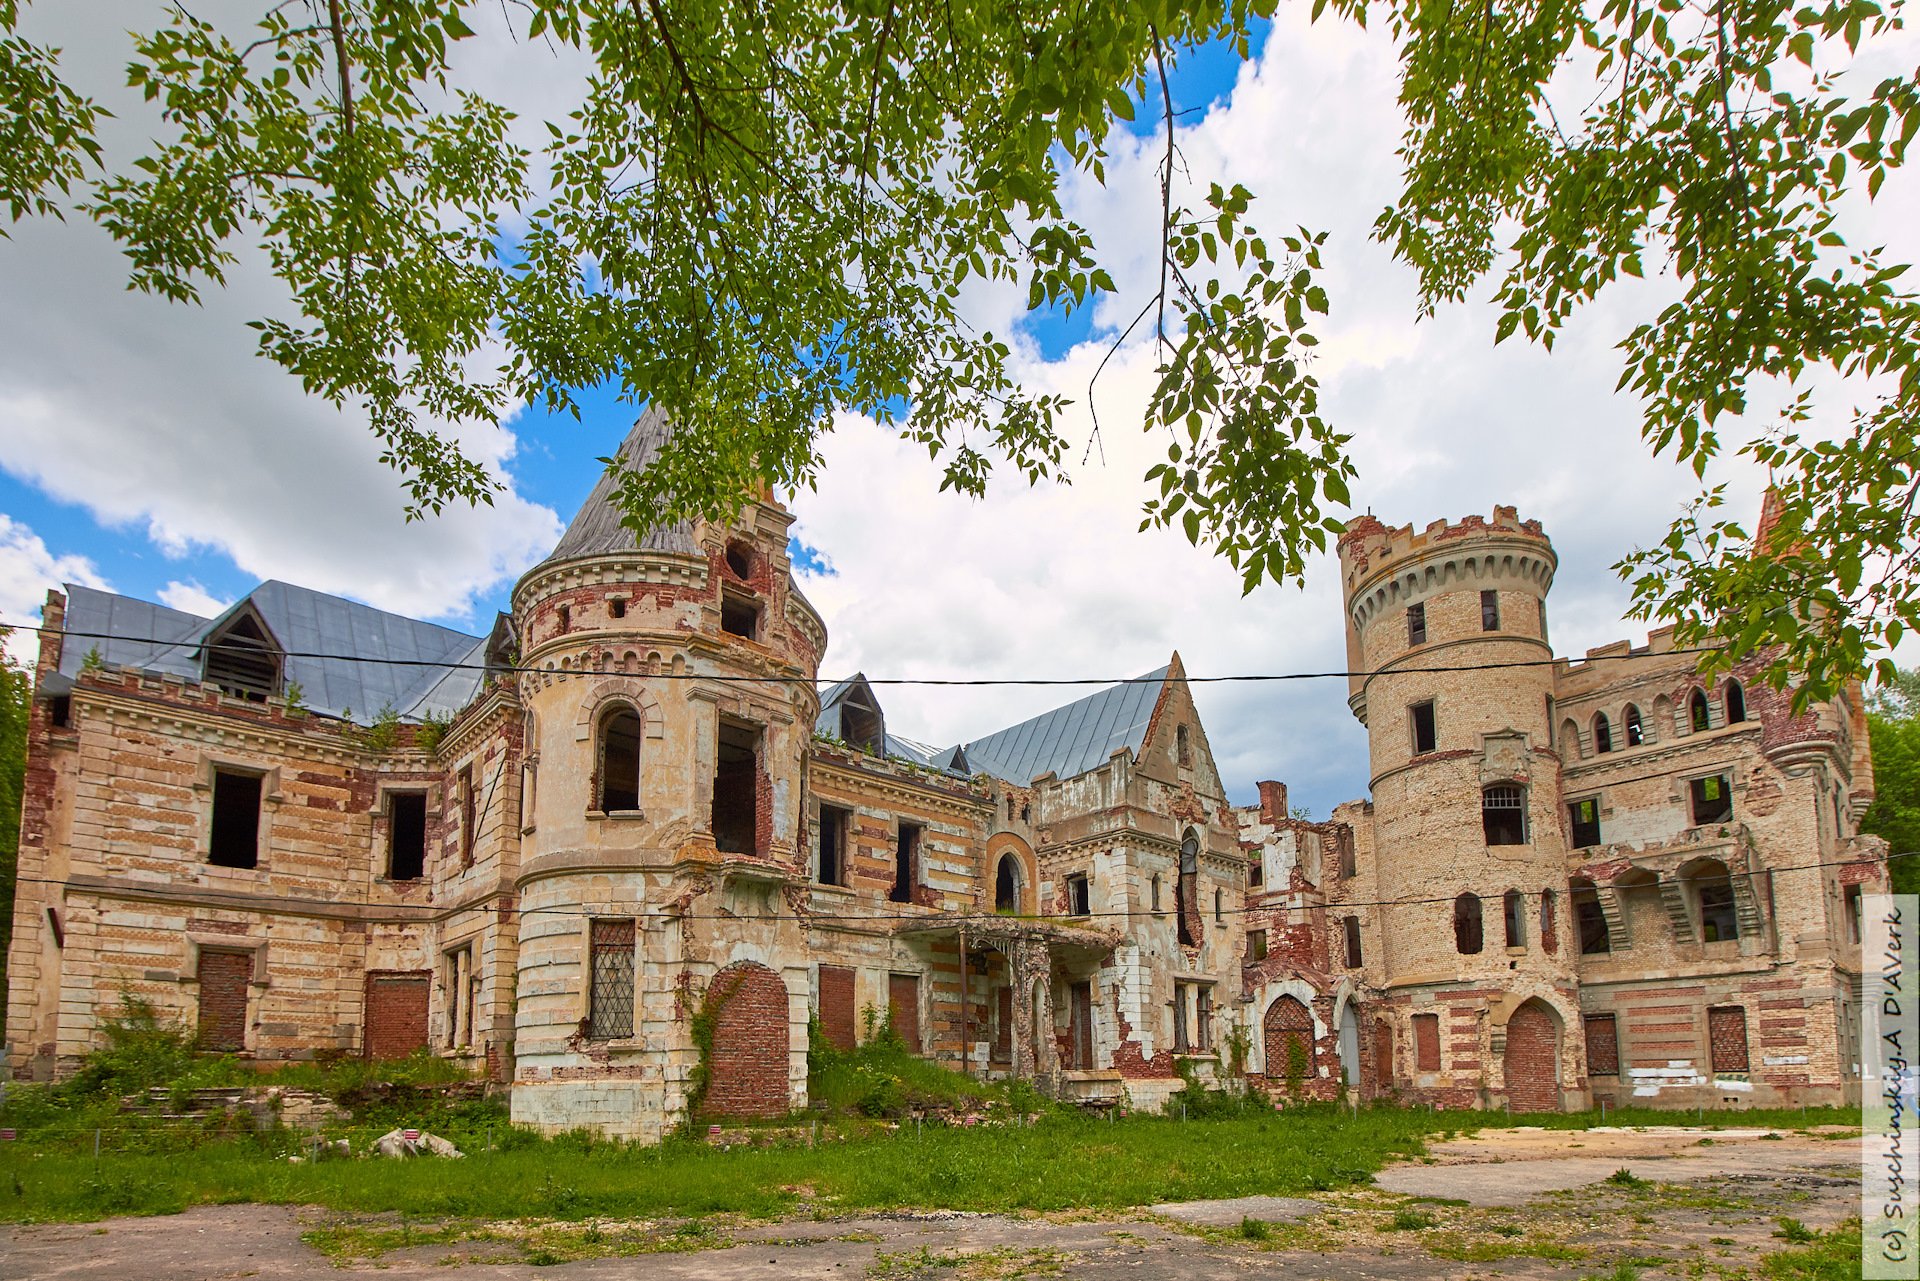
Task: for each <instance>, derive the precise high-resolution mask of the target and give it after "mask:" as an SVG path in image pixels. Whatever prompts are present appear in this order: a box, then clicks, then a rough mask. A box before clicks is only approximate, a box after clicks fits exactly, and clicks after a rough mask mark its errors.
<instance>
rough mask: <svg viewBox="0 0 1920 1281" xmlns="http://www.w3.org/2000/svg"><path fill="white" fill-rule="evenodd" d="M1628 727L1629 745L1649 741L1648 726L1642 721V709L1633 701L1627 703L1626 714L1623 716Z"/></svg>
mask: <svg viewBox="0 0 1920 1281" xmlns="http://www.w3.org/2000/svg"><path fill="white" fill-rule="evenodd" d="M1621 719H1622V720H1623V721H1624V722H1625V724H1626V727H1627V746H1628V747H1638V746H1640V744H1642V743H1644V742H1646V741H1647V731H1646V727H1645V726H1643V725H1641V723H1640V709H1639V708H1637V707H1635V706H1634V705H1633V704H1632V703H1628V704H1627V710H1626V714H1625V715H1624V716H1623V717H1622V718H1621Z"/></svg>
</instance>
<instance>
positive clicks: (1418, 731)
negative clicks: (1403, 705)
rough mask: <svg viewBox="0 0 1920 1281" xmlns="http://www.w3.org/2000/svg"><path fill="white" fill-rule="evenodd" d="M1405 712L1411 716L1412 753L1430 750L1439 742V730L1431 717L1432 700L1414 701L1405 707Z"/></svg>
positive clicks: (1416, 753)
mask: <svg viewBox="0 0 1920 1281" xmlns="http://www.w3.org/2000/svg"><path fill="white" fill-rule="evenodd" d="M1407 714H1408V715H1409V716H1410V717H1412V718H1413V754H1414V755H1415V756H1419V755H1421V754H1422V753H1423V752H1431V751H1432V750H1433V749H1434V748H1435V747H1436V746H1437V745H1438V744H1439V742H1440V730H1439V727H1438V726H1437V725H1436V724H1435V722H1434V717H1433V700H1432V699H1428V700H1427V701H1426V702H1424V703H1415V704H1414V705H1413V706H1412V707H1409V708H1408V709H1407Z"/></svg>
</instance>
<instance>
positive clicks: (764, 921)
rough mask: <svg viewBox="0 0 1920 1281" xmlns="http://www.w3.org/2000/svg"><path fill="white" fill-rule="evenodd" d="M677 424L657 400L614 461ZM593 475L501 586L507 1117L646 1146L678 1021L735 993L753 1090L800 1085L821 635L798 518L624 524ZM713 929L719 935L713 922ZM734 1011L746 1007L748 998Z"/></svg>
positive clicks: (633, 465)
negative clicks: (513, 881) (510, 994)
mask: <svg viewBox="0 0 1920 1281" xmlns="http://www.w3.org/2000/svg"><path fill="white" fill-rule="evenodd" d="M670 432H671V428H670V426H669V425H668V424H667V423H666V421H665V419H664V418H663V417H662V416H661V415H660V414H658V413H657V412H656V411H652V410H649V411H648V412H647V413H646V414H645V415H643V416H642V417H641V419H640V420H639V422H638V423H636V424H635V425H634V428H633V430H632V432H631V433H630V434H629V435H628V437H627V439H626V441H625V442H624V443H623V444H622V446H621V448H620V451H619V458H620V465H621V466H622V467H623V468H625V469H628V470H638V469H643V468H645V467H646V466H647V465H649V463H651V462H652V460H653V459H654V458H655V457H657V456H658V454H659V451H660V450H661V448H662V447H663V446H664V445H665V444H666V442H667V440H668V438H669V435H670ZM615 490H616V480H615V477H614V476H613V475H612V474H609V475H607V476H605V477H603V478H602V479H601V480H600V482H599V484H597V485H596V486H595V487H594V490H593V492H592V494H591V495H589V496H588V498H587V501H586V503H585V504H584V505H583V506H582V507H581V509H580V512H579V514H578V515H577V516H575V517H574V520H573V522H572V524H571V525H569V526H568V528H567V531H566V533H565V535H564V536H563V537H562V538H561V540H560V542H559V544H558V545H557V546H556V547H555V548H554V551H553V554H552V555H551V556H549V557H548V558H547V559H546V560H545V561H543V562H541V563H540V564H539V565H537V566H535V567H534V568H533V569H532V570H529V571H528V572H527V574H526V575H525V576H524V577H523V578H522V579H521V580H520V582H519V583H518V584H517V585H516V586H515V588H514V593H513V620H514V628H515V632H516V636H517V639H518V644H519V650H520V658H519V664H518V665H519V667H520V669H521V675H520V678H519V680H520V698H521V703H522V706H523V707H524V708H525V709H526V717H527V725H526V743H527V764H526V775H525V778H524V779H523V789H522V791H523V797H524V802H523V806H524V813H523V815H522V819H521V822H522V825H523V828H524V831H525V836H524V845H523V851H522V861H521V871H520V875H519V878H518V883H517V885H516V887H515V888H516V889H517V891H518V893H519V906H520V911H521V927H520V939H521V944H520V954H519V984H518V1004H517V1007H516V1020H515V1087H514V1092H513V1115H514V1119H515V1120H516V1121H525V1122H527V1123H530V1124H534V1125H539V1126H542V1127H543V1128H570V1127H572V1126H575V1125H580V1124H583V1123H585V1124H590V1125H594V1126H596V1127H598V1128H600V1129H602V1130H604V1131H606V1132H607V1133H610V1134H616V1135H623V1136H629V1137H639V1138H656V1137H658V1136H659V1135H660V1134H661V1133H662V1132H663V1131H664V1130H665V1129H666V1128H667V1127H670V1126H671V1125H672V1124H674V1123H675V1122H676V1121H677V1120H678V1119H679V1115H680V1113H681V1112H682V1111H683V1110H684V1108H685V1107H686V1105H687V1103H688V1094H689V1091H690V1089H693V1088H697V1087H696V1086H695V1082H696V1080H697V1079H698V1074H697V1073H696V1072H695V1067H696V1065H697V1064H698V1062H699V1057H700V1051H699V1048H698V1047H697V1046H696V1045H695V1043H694V1033H693V1026H692V1023H693V1021H692V1020H691V1018H690V1017H689V1015H690V1012H691V1011H693V1010H697V1009H698V1008H699V1007H700V1004H701V1002H702V1000H704V999H705V998H706V997H707V995H708V994H709V993H711V992H712V991H714V990H715V988H716V986H717V985H721V984H724V985H726V986H727V988H728V990H729V991H730V992H731V991H732V990H733V989H736V988H744V989H745V990H747V991H749V992H750V994H751V997H752V999H751V1001H750V1002H749V1004H751V1005H752V1007H753V1008H755V1009H757V1010H759V1011H761V1017H762V1019H763V1021H764V1023H765V1026H764V1027H763V1028H761V1029H760V1033H761V1034H760V1035H759V1037H758V1039H757V1041H756V1044H758V1045H760V1046H762V1047H763V1048H764V1052H765V1054H766V1056H767V1058H768V1061H767V1062H766V1063H764V1064H759V1065H757V1066H756V1068H755V1070H754V1072H753V1073H752V1076H753V1079H755V1080H757V1081H759V1082H761V1083H762V1086H763V1089H764V1093H765V1095H766V1097H765V1098H764V1099H760V1098H756V1099H747V1100H729V1102H732V1103H737V1104H739V1105H740V1106H739V1107H738V1108H736V1109H735V1110H736V1111H742V1112H748V1113H750V1112H752V1111H753V1110H755V1109H759V1110H763V1111H765V1112H767V1113H769V1114H784V1113H786V1112H787V1111H789V1110H790V1109H791V1108H792V1107H794V1106H798V1105H799V1104H800V1103H801V1102H802V1101H803V1100H804V1096H805V1085H806V1010H807V1006H806V999H807V992H808V979H807V968H806V961H805V956H806V953H805V945H804V939H803V938H802V936H801V930H800V926H799V924H798V922H797V918H796V916H795V913H794V912H793V911H791V910H787V905H786V891H788V890H790V889H793V888H794V887H798V886H801V885H803V884H804V882H805V880H806V871H805V859H804V856H803V855H802V853H801V847H802V845H803V843H804V842H803V841H802V840H801V837H800V832H801V829H802V800H801V794H802V788H803V786H804V780H803V778H802V764H803V762H804V760H805V759H806V748H807V743H808V740H809V737H810V734H811V727H812V725H813V720H814V717H815V715H816V714H817V712H818V710H819V708H818V697H817V695H816V694H815V692H814V679H815V677H816V675H817V671H818V667H819V662H820V655H821V654H822V652H823V651H824V650H825V648H826V629H825V627H824V625H823V624H822V623H821V620H820V617H819V615H818V614H817V613H816V612H815V611H814V609H813V607H812V606H811V605H810V604H808V603H807V601H806V599H805V598H804V597H803V596H802V595H801V594H800V592H799V590H798V588H797V587H796V586H795V585H794V582H793V578H792V573H791V565H790V563H789V560H788V556H787V530H788V528H789V526H790V525H791V524H792V520H793V518H792V516H791V515H789V514H788V513H787V511H786V510H785V509H784V508H782V507H781V506H779V505H778V504H777V503H775V502H774V501H772V498H771V495H770V494H764V493H763V494H762V495H761V496H760V498H759V500H758V501H751V502H749V503H747V504H746V506H745V508H744V510H743V511H742V513H741V515H740V517H739V518H738V519H737V520H736V521H735V522H734V523H733V524H732V525H730V526H721V525H714V524H707V523H704V522H700V523H692V524H686V523H683V524H677V525H670V526H660V527H656V528H653V529H646V530H637V529H635V528H633V527H631V526H630V525H628V524H625V523H624V522H623V520H622V516H621V513H620V511H619V509H618V508H617V507H615V506H614V505H613V503H612V501H611V500H612V498H613V496H614V493H615ZM723 921H724V922H725V925H726V928H725V930H724V932H722V931H721V930H720V929H719V928H718V926H719V925H720V923H721V922H723ZM742 1008H745V1007H744V1006H743V1007H742Z"/></svg>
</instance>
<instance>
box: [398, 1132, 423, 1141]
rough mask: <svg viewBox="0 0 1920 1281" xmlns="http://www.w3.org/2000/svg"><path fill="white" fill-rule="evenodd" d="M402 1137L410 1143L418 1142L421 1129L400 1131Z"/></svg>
mask: <svg viewBox="0 0 1920 1281" xmlns="http://www.w3.org/2000/svg"><path fill="white" fill-rule="evenodd" d="M400 1137H401V1138H403V1139H405V1140H406V1141H407V1142H409V1143H418V1142H419V1141H420V1131H418V1130H402V1131H400Z"/></svg>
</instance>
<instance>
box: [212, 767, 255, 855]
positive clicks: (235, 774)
mask: <svg viewBox="0 0 1920 1281" xmlns="http://www.w3.org/2000/svg"><path fill="white" fill-rule="evenodd" d="M222 779H229V780H246V781H247V782H249V783H250V784H251V785H252V791H253V818H252V822H251V823H250V824H249V826H250V827H251V828H252V829H253V830H252V839H251V840H250V841H249V842H247V846H246V848H247V850H248V857H247V859H246V861H245V862H231V861H228V860H227V859H224V858H222V857H221V854H222V852H223V851H222V848H221V847H222V846H223V844H224V843H225V842H226V841H227V840H229V839H235V838H232V837H223V836H222V835H221V832H222V830H223V829H224V828H228V827H230V824H228V823H223V822H222V821H221V815H222V812H223V810H226V809H228V808H229V807H231V806H234V805H242V804H244V802H241V801H237V800H229V801H227V802H224V803H223V802H222V800H221V792H222V788H221V780H222ZM267 781H268V771H266V770H261V769H249V768H247V767H245V766H241V765H222V764H215V765H213V766H212V767H211V771H210V774H209V777H208V783H209V794H208V798H207V855H206V860H205V862H206V865H207V866H209V867H224V868H228V869H230V870H232V871H236V872H257V871H259V870H260V864H261V862H262V859H261V857H260V847H261V845H262V844H263V842H264V838H265V836H266V816H267ZM227 791H228V794H229V796H231V795H232V790H231V788H229V789H227ZM236 848H237V847H236Z"/></svg>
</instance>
